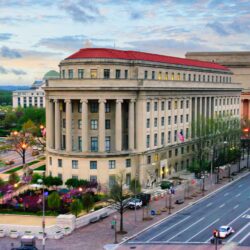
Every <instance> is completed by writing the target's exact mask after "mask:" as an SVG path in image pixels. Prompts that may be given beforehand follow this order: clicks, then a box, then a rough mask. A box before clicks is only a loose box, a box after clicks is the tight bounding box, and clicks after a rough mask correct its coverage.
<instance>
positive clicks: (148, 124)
mask: <svg viewBox="0 0 250 250" xmlns="http://www.w3.org/2000/svg"><path fill="white" fill-rule="evenodd" d="M146 127H147V128H150V119H149V118H147V124H146Z"/></svg>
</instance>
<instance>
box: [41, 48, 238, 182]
mask: <svg viewBox="0 0 250 250" xmlns="http://www.w3.org/2000/svg"><path fill="white" fill-rule="evenodd" d="M59 67H60V78H58V79H50V80H48V81H46V86H45V87H44V90H45V93H46V121H47V124H46V128H47V129H46V131H47V168H46V171H47V174H48V175H53V176H59V177H61V178H62V179H63V181H66V180H67V179H69V178H79V179H88V180H97V181H98V182H99V183H101V184H103V185H107V186H109V185H112V183H113V182H114V178H115V175H116V174H118V173H120V172H121V171H122V172H124V175H125V176H126V183H127V184H129V182H130V180H131V178H138V179H139V180H140V182H141V184H142V185H143V186H147V185H150V184H152V182H154V181H158V180H161V179H164V178H166V177H167V176H168V175H173V174H175V173H177V172H179V171H182V170H184V169H185V168H186V167H187V166H188V165H189V164H190V162H191V160H192V158H194V157H195V156H194V152H193V151H192V147H191V122H192V120H195V119H197V117H199V116H201V115H203V116H205V117H215V116H217V115H230V116H232V117H236V118H237V117H239V115H240V109H239V106H240V102H239V101H240V93H241V86H240V85H239V84H236V83H234V82H233V81H232V72H231V71H230V70H229V69H228V68H226V67H224V66H221V65H219V64H216V63H212V62H201V61H197V60H190V59H184V58H177V57H169V56H164V55H156V54H150V53H143V52H138V51H122V50H114V49H102V48H88V49H81V50H79V51H78V52H76V53H74V54H73V55H71V56H69V57H68V58H66V59H64V60H62V61H61V62H60V65H59Z"/></svg>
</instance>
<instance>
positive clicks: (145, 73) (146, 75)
mask: <svg viewBox="0 0 250 250" xmlns="http://www.w3.org/2000/svg"><path fill="white" fill-rule="evenodd" d="M144 79H148V71H147V70H145V71H144Z"/></svg>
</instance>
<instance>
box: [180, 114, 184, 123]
mask: <svg viewBox="0 0 250 250" xmlns="http://www.w3.org/2000/svg"><path fill="white" fill-rule="evenodd" d="M180 123H183V115H181V116H180Z"/></svg>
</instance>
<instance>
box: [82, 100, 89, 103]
mask: <svg viewBox="0 0 250 250" xmlns="http://www.w3.org/2000/svg"><path fill="white" fill-rule="evenodd" d="M80 103H88V99H81V100H80Z"/></svg>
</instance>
